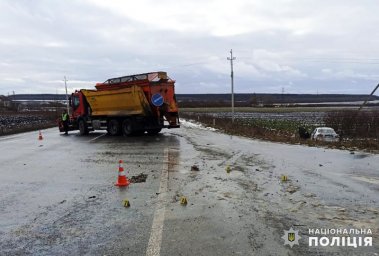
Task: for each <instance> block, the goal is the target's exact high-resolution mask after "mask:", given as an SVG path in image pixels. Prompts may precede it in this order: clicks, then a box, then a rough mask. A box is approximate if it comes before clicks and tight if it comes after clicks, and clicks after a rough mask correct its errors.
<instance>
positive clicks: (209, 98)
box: [8, 93, 379, 107]
mask: <svg viewBox="0 0 379 256" xmlns="http://www.w3.org/2000/svg"><path fill="white" fill-rule="evenodd" d="M176 98H177V100H178V102H179V104H180V106H182V107H196V106H204V105H206V106H225V105H229V104H230V102H231V96H230V94H177V95H176ZM8 99H10V100H46V101H56V100H65V99H66V95H64V94H16V95H11V96H9V97H8ZM367 99H368V95H364V94H270V93H237V94H235V95H234V100H235V105H236V106H252V105H253V106H254V105H263V106H265V105H272V104H296V103H321V102H354V101H365V100H367ZM369 100H379V96H375V95H373V96H371V97H370V98H369Z"/></svg>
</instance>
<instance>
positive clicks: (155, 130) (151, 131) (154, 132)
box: [147, 128, 162, 135]
mask: <svg viewBox="0 0 379 256" xmlns="http://www.w3.org/2000/svg"><path fill="white" fill-rule="evenodd" d="M161 130H162V129H161V128H157V129H150V130H147V133H148V134H149V135H157V134H158V133H160V132H161Z"/></svg>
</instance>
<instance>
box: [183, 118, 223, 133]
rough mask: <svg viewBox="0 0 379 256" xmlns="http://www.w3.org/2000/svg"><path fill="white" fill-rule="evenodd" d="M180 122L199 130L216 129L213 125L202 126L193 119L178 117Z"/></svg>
mask: <svg viewBox="0 0 379 256" xmlns="http://www.w3.org/2000/svg"><path fill="white" fill-rule="evenodd" d="M180 124H181V125H183V126H184V127H187V128H196V129H201V130H208V131H217V129H215V128H213V127H204V126H203V125H202V124H200V123H198V122H195V121H194V120H186V119H182V118H180Z"/></svg>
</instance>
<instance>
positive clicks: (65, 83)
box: [63, 76, 70, 114]
mask: <svg viewBox="0 0 379 256" xmlns="http://www.w3.org/2000/svg"><path fill="white" fill-rule="evenodd" d="M63 81H64V87H65V88H66V107H67V114H70V112H69V107H68V94H67V79H66V76H64V80H63Z"/></svg>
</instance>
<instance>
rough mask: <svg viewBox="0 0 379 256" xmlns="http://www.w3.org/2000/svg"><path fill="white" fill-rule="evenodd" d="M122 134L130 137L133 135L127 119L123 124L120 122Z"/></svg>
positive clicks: (131, 126)
mask: <svg viewBox="0 0 379 256" xmlns="http://www.w3.org/2000/svg"><path fill="white" fill-rule="evenodd" d="M122 133H123V134H124V135H125V136H130V135H132V133H133V125H132V121H131V120H129V119H125V120H124V121H123V122H122Z"/></svg>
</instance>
